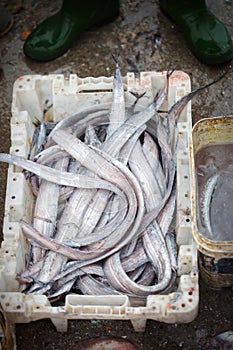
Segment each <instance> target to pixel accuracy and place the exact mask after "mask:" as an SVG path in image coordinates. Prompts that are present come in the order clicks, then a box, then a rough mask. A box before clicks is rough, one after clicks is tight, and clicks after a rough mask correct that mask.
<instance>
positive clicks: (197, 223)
mask: <svg viewBox="0 0 233 350" xmlns="http://www.w3.org/2000/svg"><path fill="white" fill-rule="evenodd" d="M232 167H233V116H227V117H215V118H206V119H202V120H200V121H199V122H197V123H196V124H195V125H194V127H193V130H192V142H191V169H192V171H191V173H192V213H193V221H192V223H193V236H194V239H195V241H196V244H197V250H198V261H199V268H200V273H201V276H202V278H203V280H204V281H205V282H206V284H207V285H209V286H211V287H214V288H221V287H230V286H233V226H232V220H233V210H232V208H233V207H232V191H233V172H232V169H233V168H232ZM205 179H206V182H205V181H204V180H205ZM208 181H209V182H208ZM211 181H212V184H211ZM204 182H205V183H204ZM202 183H204V185H202ZM208 191H209V192H208ZM208 195H209V197H208ZM204 202H205V203H204ZM206 203H207V204H206ZM206 213H207V214H206ZM206 215H207V216H206ZM205 216H206V217H205ZM205 220H206V221H208V220H210V221H209V224H207V226H208V225H212V226H211V227H210V230H211V234H209V233H207V231H206V227H205V225H204V224H203V221H204V222H205Z"/></svg>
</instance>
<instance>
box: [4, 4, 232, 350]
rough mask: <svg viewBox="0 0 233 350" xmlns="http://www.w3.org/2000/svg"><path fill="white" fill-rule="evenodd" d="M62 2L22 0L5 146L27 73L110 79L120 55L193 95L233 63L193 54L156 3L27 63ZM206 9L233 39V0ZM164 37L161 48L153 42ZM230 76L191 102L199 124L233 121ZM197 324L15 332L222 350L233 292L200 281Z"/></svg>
mask: <svg viewBox="0 0 233 350" xmlns="http://www.w3.org/2000/svg"><path fill="white" fill-rule="evenodd" d="M60 4H61V1H57V2H50V3H48V2H47V1H45V0H41V1H36V0H24V3H23V8H22V9H21V11H20V12H19V13H17V14H15V15H14V20H15V23H14V27H13V29H12V30H11V31H10V32H9V33H8V34H7V35H6V36H4V37H3V38H1V39H0V44H1V66H2V67H1V68H2V69H1V71H0V74H1V75H0V78H1V80H0V106H1V109H0V115H1V128H0V146H1V149H0V151H1V152H8V151H9V147H10V133H9V121H10V117H11V99H12V87H13V83H14V81H15V80H16V79H17V78H18V77H19V76H21V75H24V74H49V73H64V74H69V73H76V74H78V76H80V77H86V76H94V77H98V76H102V75H103V76H111V75H112V74H113V72H114V62H113V60H112V57H111V55H112V54H117V53H118V52H119V51H120V52H121V70H122V74H123V75H124V74H126V73H127V72H128V71H129V70H132V69H135V67H136V68H137V69H138V70H140V71H153V70H155V71H162V70H166V69H167V68H168V66H171V67H174V68H176V69H178V70H182V71H184V72H186V73H188V74H189V75H190V78H191V83H192V89H194V88H196V87H198V86H200V85H203V84H205V83H207V82H209V81H210V80H212V79H213V78H216V77H218V76H219V75H221V74H222V73H223V72H225V71H226V69H228V68H229V67H231V64H230V63H229V64H227V65H224V66H221V67H208V66H206V65H204V64H202V63H200V62H199V61H198V60H197V59H196V58H195V57H194V56H193V55H192V54H191V52H190V51H189V50H188V48H187V46H186V43H185V41H184V39H183V36H182V34H181V33H180V32H179V30H178V28H177V26H176V25H174V24H173V23H172V22H171V21H170V20H169V19H167V18H166V17H165V16H164V15H163V14H162V13H161V12H160V10H159V7H158V4H157V1H152V0H151V1H149V0H144V1H139V0H138V1H137V0H136V1H130V0H123V1H122V5H121V14H120V16H119V18H118V19H116V20H115V21H114V22H113V23H110V24H108V25H105V26H103V27H98V28H92V29H91V30H89V31H88V32H86V33H84V34H83V35H82V36H81V37H80V38H79V40H77V42H76V43H75V45H74V46H73V47H72V48H71V49H70V50H69V51H68V52H67V53H66V54H65V55H64V56H62V57H60V58H58V59H56V60H54V61H51V62H47V63H38V62H34V61H31V60H30V59H27V58H26V57H25V56H24V54H23V51H22V47H23V41H22V40H21V35H22V33H23V32H24V31H27V30H31V29H33V27H34V26H35V25H36V24H37V23H39V22H40V21H41V20H43V19H44V18H46V17H47V16H49V15H51V14H52V13H54V12H56V11H57V10H58V9H59V8H60ZM208 5H209V6H210V8H211V9H212V10H213V12H214V13H215V14H217V15H218V17H219V18H220V19H221V20H222V21H223V22H224V23H225V24H226V26H227V27H228V29H229V31H230V33H231V35H232V37H233V25H232V23H233V21H232V20H233V4H232V3H231V1H223V0H209V1H208ZM154 34H156V35H160V36H161V46H160V47H159V48H155V46H154V42H153V40H152V38H154V37H155V35H154ZM232 92H233V88H232V74H229V75H228V76H226V77H225V78H224V80H222V81H221V82H220V83H218V84H217V85H215V86H214V87H211V88H209V89H208V90H206V91H204V92H203V93H202V94H201V95H199V96H198V97H197V98H196V99H195V100H193V102H192V117H193V123H195V122H196V121H197V120H199V119H200V118H205V117H211V116H222V115H231V114H233V112H232V109H233V107H232V106H233V97H232V96H233V94H232ZM6 169H7V167H6V166H5V165H2V164H1V169H0V176H1V182H0V212H1V224H2V216H3V212H4V196H5V185H6ZM200 287H201V288H200V308H199V315H198V317H197V318H196V319H195V320H194V321H193V322H191V323H189V324H173V325H169V324H164V323H158V322H155V321H148V322H147V327H146V331H145V332H144V333H136V332H135V331H134V330H133V327H132V325H131V323H130V322H129V321H124V322H123V321H113V322H109V321H98V320H92V321H72V322H69V329H68V332H67V333H57V332H56V330H55V328H54V326H53V325H52V323H51V322H50V321H49V320H43V321H37V322H34V323H30V324H27V325H25V324H22V325H17V327H16V336H17V349H18V350H29V349H35V350H37V349H49V350H55V349H57V350H61V349H67V348H68V347H69V346H72V345H73V344H75V343H76V342H77V341H79V340H81V339H86V338H90V337H94V336H101V335H107V336H108V335H111V336H118V337H124V338H126V339H129V340H132V341H133V342H134V343H135V344H136V345H138V347H139V348H140V349H145V350H152V349H168V350H169V349H179V348H182V349H187V350H188V349H190V350H191V349H203V350H205V349H209V350H210V349H215V348H216V349H220V346H218V347H215V342H214V340H213V339H214V337H215V335H216V334H218V333H221V332H224V331H227V330H229V329H233V312H232V311H233V293H232V289H230V288H228V289H222V290H213V289H210V288H208V287H207V286H205V285H204V283H203V282H202V281H200Z"/></svg>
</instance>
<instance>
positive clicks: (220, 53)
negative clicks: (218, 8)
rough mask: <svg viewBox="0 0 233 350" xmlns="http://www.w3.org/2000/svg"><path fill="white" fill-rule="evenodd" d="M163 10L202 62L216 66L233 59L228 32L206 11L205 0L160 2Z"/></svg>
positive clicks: (165, 0) (232, 47) (168, 0)
mask: <svg viewBox="0 0 233 350" xmlns="http://www.w3.org/2000/svg"><path fill="white" fill-rule="evenodd" d="M160 7H161V9H162V10H163V11H164V13H165V14H166V15H167V16H169V17H170V18H171V19H172V20H173V21H174V22H175V23H177V24H178V25H179V26H180V28H181V30H182V32H183V34H184V36H185V38H186V40H187V43H188V47H189V48H190V50H191V51H192V52H193V54H194V55H195V56H196V57H197V58H198V59H199V60H200V61H201V62H203V63H206V64H209V65H215V64H221V63H226V62H228V61H229V60H230V59H231V58H232V57H233V44H232V41H231V37H230V35H229V33H228V31H227V28H226V27H225V26H224V24H223V23H222V22H221V21H220V20H218V18H217V17H216V16H214V15H213V13H211V12H210V11H209V10H208V9H207V7H206V4H205V1H204V0H160Z"/></svg>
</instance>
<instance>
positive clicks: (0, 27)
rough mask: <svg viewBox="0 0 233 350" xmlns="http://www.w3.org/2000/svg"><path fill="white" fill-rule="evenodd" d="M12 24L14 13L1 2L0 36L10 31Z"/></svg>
mask: <svg viewBox="0 0 233 350" xmlns="http://www.w3.org/2000/svg"><path fill="white" fill-rule="evenodd" d="M12 26H13V17H12V14H11V13H10V12H9V11H8V10H7V9H6V8H5V7H4V6H3V5H2V4H1V3H0V37H2V36H3V35H5V34H6V33H7V32H9V30H10V29H11V28H12Z"/></svg>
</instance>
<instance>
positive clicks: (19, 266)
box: [0, 71, 199, 331]
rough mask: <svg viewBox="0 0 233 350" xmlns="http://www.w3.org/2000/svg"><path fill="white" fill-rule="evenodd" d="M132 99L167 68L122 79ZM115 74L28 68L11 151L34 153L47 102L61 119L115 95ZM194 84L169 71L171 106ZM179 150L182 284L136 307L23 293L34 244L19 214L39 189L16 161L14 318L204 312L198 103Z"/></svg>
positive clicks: (7, 264)
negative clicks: (195, 174)
mask: <svg viewBox="0 0 233 350" xmlns="http://www.w3.org/2000/svg"><path fill="white" fill-rule="evenodd" d="M123 81H124V86H125V96H126V103H129V104H130V102H131V101H134V98H133V97H132V94H131V93H130V92H129V91H130V90H134V91H135V90H136V91H138V92H145V91H146V94H145V95H144V96H143V97H142V98H141V99H140V101H139V103H138V105H137V108H138V109H142V108H145V106H147V105H148V104H149V103H150V102H151V101H152V100H153V97H154V96H155V95H156V92H157V91H158V90H159V89H160V88H162V86H163V85H164V83H165V81H166V72H142V73H141V74H140V76H139V77H138V78H137V77H136V76H135V75H134V74H133V73H128V74H127V76H126V77H124V78H123ZM112 82H113V77H99V78H93V77H89V78H84V79H81V78H79V77H77V75H74V74H72V75H70V76H69V78H65V77H64V76H63V75H45V76H43V75H27V76H22V77H20V78H18V79H17V80H16V82H15V84H14V87H13V101H12V118H11V149H10V152H11V153H13V154H17V155H20V156H23V157H27V154H28V151H29V147H30V143H31V140H32V135H33V131H34V124H33V122H35V121H37V120H41V119H42V117H43V110H44V108H45V106H46V107H47V109H48V111H47V113H46V119H47V121H59V120H61V119H62V118H66V117H67V116H69V115H72V114H74V113H76V112H77V110H81V109H83V108H85V107H87V106H91V105H98V104H100V103H108V102H109V103H111V101H112ZM189 91H190V79H189V76H188V75H187V74H186V73H184V72H182V71H175V72H174V73H173V75H172V76H171V78H170V86H169V94H168V98H167V100H166V102H165V104H164V106H162V108H163V109H164V110H167V109H168V108H169V107H170V106H171V105H172V104H173V103H174V102H176V101H177V100H178V99H180V98H181V97H182V96H184V95H186V94H187V93H188V92H189ZM178 129H179V144H178V152H177V215H176V235H177V244H178V277H177V282H178V283H177V285H178V288H177V290H176V291H175V292H173V293H170V294H167V295H150V296H148V297H147V300H146V303H145V305H144V306H140V307H139V306H137V307H136V306H131V305H130V300H129V298H128V297H127V296H123V295H122V296H120V295H119V296H116V295H109V296H103V297H102V296H87V295H74V294H72V295H71V294H70V295H67V296H66V298H65V304H64V306H51V305H50V302H49V300H48V299H47V297H46V296H44V295H25V294H23V293H20V292H18V283H17V281H16V279H15V277H16V275H17V273H19V272H21V271H22V270H24V268H25V256H26V254H27V250H28V246H27V243H26V240H25V239H24V236H23V234H22V231H21V227H20V223H19V221H20V219H21V218H22V217H24V218H26V219H28V220H30V219H31V217H32V207H33V195H32V193H31V191H30V189H29V187H28V184H27V182H26V180H25V178H24V175H23V173H22V170H21V169H17V168H16V167H15V166H12V165H10V166H9V170H8V178H7V189H6V202H5V216H4V225H3V234H4V240H3V242H2V246H1V249H0V302H1V303H2V306H3V308H4V309H5V311H6V313H7V316H8V318H9V320H10V321H11V322H12V323H13V324H14V323H28V322H31V321H35V320H39V319H45V318H49V319H51V321H52V322H53V323H54V325H55V327H56V329H57V330H58V331H66V330H67V324H68V320H71V319H72V320H73V319H78V320H79V319H80V320H81V319H88V320H91V319H108V320H130V321H131V322H132V324H133V327H134V329H135V331H144V329H145V326H146V320H147V319H153V320H156V321H160V322H166V323H187V322H191V321H192V320H193V319H194V318H195V317H196V316H197V313H198V305H199V285H198V269H197V251H196V246H195V244H194V242H193V238H192V225H191V213H190V208H191V188H190V186H191V183H190V158H189V151H188V150H189V142H190V140H189V139H190V135H191V130H192V121H191V103H189V104H188V105H187V107H186V108H185V109H184V111H183V112H182V114H181V116H180V119H179V122H178Z"/></svg>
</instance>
